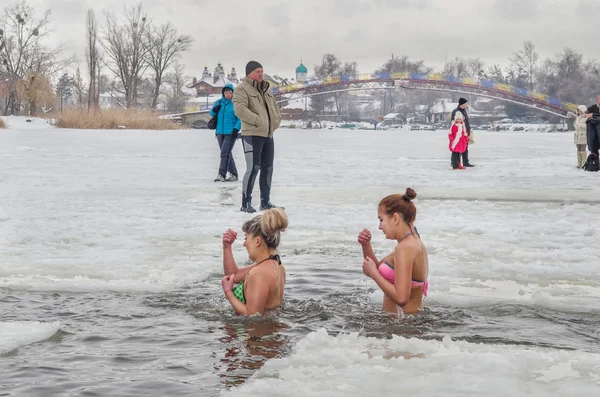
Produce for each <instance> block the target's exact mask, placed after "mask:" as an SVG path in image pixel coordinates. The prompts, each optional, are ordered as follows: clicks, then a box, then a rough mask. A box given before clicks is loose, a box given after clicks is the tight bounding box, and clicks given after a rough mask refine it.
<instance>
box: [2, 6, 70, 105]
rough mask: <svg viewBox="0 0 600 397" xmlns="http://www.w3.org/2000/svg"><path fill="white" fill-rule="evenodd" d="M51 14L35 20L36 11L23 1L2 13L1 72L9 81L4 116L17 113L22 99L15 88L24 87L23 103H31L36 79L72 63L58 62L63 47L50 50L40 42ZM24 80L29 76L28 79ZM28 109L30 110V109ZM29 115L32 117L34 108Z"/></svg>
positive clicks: (46, 33) (66, 61)
mask: <svg viewBox="0 0 600 397" xmlns="http://www.w3.org/2000/svg"><path fill="white" fill-rule="evenodd" d="M50 23H51V18H50V10H47V11H45V12H44V13H43V14H42V16H41V17H36V15H35V10H34V9H33V8H32V7H31V6H29V4H28V3H27V2H26V1H20V2H17V3H15V4H14V5H12V6H8V7H6V8H5V9H4V13H3V15H2V19H1V20H0V58H2V63H1V64H0V71H1V73H0V74H2V75H4V76H5V77H6V78H7V80H8V85H9V97H8V101H7V103H6V108H5V109H4V114H5V115H6V114H9V113H11V114H15V113H18V111H19V106H20V102H21V98H20V96H19V95H18V94H19V92H18V89H17V88H18V85H19V84H23V85H24V90H22V91H21V92H22V93H23V95H24V98H23V99H24V100H25V101H27V102H30V101H31V100H32V98H31V97H29V93H30V92H32V91H31V90H30V89H31V88H33V85H32V84H33V83H32V80H31V78H30V77H33V81H35V79H36V76H37V77H40V76H50V75H52V74H54V73H56V72H57V71H59V70H61V69H62V68H64V67H65V66H66V65H67V64H69V63H70V62H72V59H70V60H65V61H60V60H59V59H58V57H59V55H60V54H61V52H62V50H63V49H62V47H59V48H55V49H51V48H48V47H46V46H44V44H43V41H44V39H46V38H47V37H48V36H49V35H50V33H51V31H50V30H49V25H50ZM26 76H29V77H28V78H27V79H26V78H25V77H26ZM30 104H31V103H30ZM30 108H31V106H30ZM32 111H33V112H34V113H35V106H33V109H32Z"/></svg>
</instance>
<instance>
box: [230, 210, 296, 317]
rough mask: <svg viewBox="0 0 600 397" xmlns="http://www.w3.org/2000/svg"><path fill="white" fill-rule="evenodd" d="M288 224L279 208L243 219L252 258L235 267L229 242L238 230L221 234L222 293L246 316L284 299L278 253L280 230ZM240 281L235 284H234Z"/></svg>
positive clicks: (239, 312) (234, 307)
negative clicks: (248, 261) (247, 219)
mask: <svg viewBox="0 0 600 397" xmlns="http://www.w3.org/2000/svg"><path fill="white" fill-rule="evenodd" d="M287 226H288V218H287V215H286V214H285V212H284V211H283V210H282V209H281V208H273V209H270V210H265V211H264V212H263V214H262V215H258V216H255V217H254V218H252V219H251V220H249V221H247V222H246V223H244V225H243V226H242V231H243V232H244V234H245V238H244V247H246V250H247V251H248V256H249V257H250V259H251V260H252V261H253V262H254V263H253V264H252V265H250V266H246V267H243V268H241V269H239V268H238V266H237V264H236V263H235V259H234V258H233V249H232V248H231V245H232V244H233V242H234V241H235V239H236V237H237V233H236V232H234V231H233V230H231V229H229V230H227V232H225V234H223V271H224V273H225V277H224V278H223V280H222V281H221V285H222V286H223V291H224V292H225V296H226V297H227V300H228V301H229V303H231V306H233V309H234V310H235V311H236V313H238V314H243V315H246V316H249V315H252V314H255V313H260V314H263V313H264V312H265V310H272V309H275V308H277V307H279V305H281V302H282V301H283V288H284V286H285V268H284V267H283V265H282V264H281V259H280V258H279V255H278V254H277V247H278V246H279V242H280V240H281V232H282V231H284V230H285V229H286V228H287ZM234 283H239V284H237V286H236V287H235V288H234V287H233V284H234Z"/></svg>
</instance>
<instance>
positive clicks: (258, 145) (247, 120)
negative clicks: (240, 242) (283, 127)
mask: <svg viewBox="0 0 600 397" xmlns="http://www.w3.org/2000/svg"><path fill="white" fill-rule="evenodd" d="M233 106H234V109H235V115H236V116H237V117H238V118H239V119H240V120H242V145H243V148H244V156H245V157H246V173H245V174H244V179H243V182H242V208H241V211H243V212H249V213H252V212H256V210H255V209H254V207H252V190H253V189H254V182H255V181H256V175H258V172H259V171H260V179H259V186H260V210H261V211H262V210H266V209H271V208H275V206H274V205H273V204H271V177H272V175H273V158H274V156H275V144H274V142H273V132H275V130H276V129H277V128H278V127H279V124H280V123H281V114H280V113H279V107H278V106H277V103H276V102H275V97H273V92H272V90H271V87H270V84H269V82H267V81H264V80H263V68H262V65H261V64H260V63H258V62H256V61H250V62H248V64H247V65H246V77H245V78H244V80H243V81H242V83H241V84H240V85H239V86H237V87H236V89H235V91H234V92H233Z"/></svg>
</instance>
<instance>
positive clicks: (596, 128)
mask: <svg viewBox="0 0 600 397" xmlns="http://www.w3.org/2000/svg"><path fill="white" fill-rule="evenodd" d="M587 141H588V150H589V151H590V153H594V154H596V156H598V151H599V149H600V123H599V124H592V123H591V122H588V123H587Z"/></svg>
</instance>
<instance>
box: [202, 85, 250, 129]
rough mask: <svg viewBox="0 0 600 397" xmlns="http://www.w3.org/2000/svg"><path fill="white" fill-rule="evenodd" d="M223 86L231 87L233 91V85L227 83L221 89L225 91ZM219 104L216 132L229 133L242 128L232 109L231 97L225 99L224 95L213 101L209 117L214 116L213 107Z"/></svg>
mask: <svg viewBox="0 0 600 397" xmlns="http://www.w3.org/2000/svg"><path fill="white" fill-rule="evenodd" d="M225 88H229V89H231V91H233V89H234V88H233V85H231V84H227V85H226V86H225V87H223V90H222V91H225ZM219 105H221V109H219V117H218V118H217V129H216V130H215V133H216V134H221V135H229V134H231V133H232V132H233V130H234V129H236V130H238V131H239V130H240V129H241V128H242V122H241V121H240V119H239V118H238V117H237V116H236V115H235V111H234V110H233V102H231V99H229V100H227V99H225V95H223V97H222V98H221V99H219V100H218V101H216V102H215V104H214V105H213V107H212V109H211V110H210V112H209V114H210V115H211V117H214V116H215V114H216V113H215V112H214V109H215V107H217V106H219Z"/></svg>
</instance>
